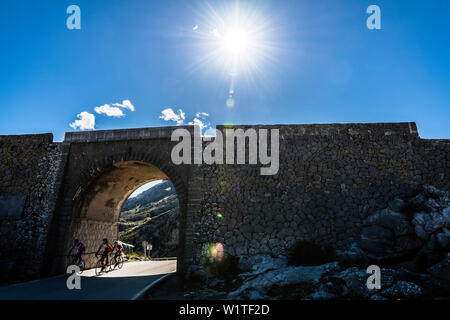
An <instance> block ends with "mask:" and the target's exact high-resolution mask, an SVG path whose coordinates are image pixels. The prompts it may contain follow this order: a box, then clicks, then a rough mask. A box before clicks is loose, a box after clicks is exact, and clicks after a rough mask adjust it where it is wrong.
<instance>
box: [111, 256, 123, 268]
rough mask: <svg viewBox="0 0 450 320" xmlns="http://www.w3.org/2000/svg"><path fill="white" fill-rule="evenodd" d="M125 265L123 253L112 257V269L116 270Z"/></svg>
mask: <svg viewBox="0 0 450 320" xmlns="http://www.w3.org/2000/svg"><path fill="white" fill-rule="evenodd" d="M122 267H123V257H122V255H118V256H114V257H113V258H112V259H111V266H110V269H111V270H114V269H115V268H118V269H122Z"/></svg>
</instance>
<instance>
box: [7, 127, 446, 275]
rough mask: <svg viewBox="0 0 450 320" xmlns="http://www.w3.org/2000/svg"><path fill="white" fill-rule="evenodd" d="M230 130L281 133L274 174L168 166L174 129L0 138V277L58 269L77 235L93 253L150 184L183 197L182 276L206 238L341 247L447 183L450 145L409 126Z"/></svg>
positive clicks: (242, 250)
mask: <svg viewBox="0 0 450 320" xmlns="http://www.w3.org/2000/svg"><path fill="white" fill-rule="evenodd" d="M237 127H238V128H242V129H244V130H245V129H248V128H255V129H259V128H268V129H271V128H276V129H279V130H280V131H279V132H280V147H279V148H280V157H279V161H280V164H279V171H278V173H277V174H276V175H273V176H262V175H260V170H259V169H260V167H261V166H259V165H229V164H225V165H205V164H195V165H194V164H193V165H189V164H181V165H175V164H174V163H173V162H172V161H171V157H170V155H171V151H172V148H173V146H174V145H175V144H176V143H177V142H174V141H171V134H172V132H173V130H174V129H179V128H180V127H160V128H142V129H122V130H105V131H90V132H69V133H66V135H65V139H64V141H63V142H53V136H52V134H39V135H17V136H0V219H1V220H0V236H1V237H2V243H3V245H2V247H3V248H5V249H4V250H2V251H0V267H1V268H2V274H3V276H4V277H8V279H11V278H22V279H25V278H33V277H39V276H42V275H48V274H55V273H60V272H62V271H63V266H64V263H65V261H64V260H65V257H64V255H65V253H66V252H67V249H68V246H69V245H70V243H71V242H72V240H73V239H74V238H75V237H78V238H80V239H83V241H84V242H85V243H86V244H87V246H88V250H89V251H91V250H95V249H96V246H97V245H98V244H99V243H100V242H101V239H102V238H103V237H108V238H111V239H115V238H117V233H118V220H119V214H120V211H121V208H122V205H123V204H124V202H125V200H126V199H127V198H128V196H129V195H130V194H131V193H132V192H133V191H134V190H135V189H136V188H138V187H139V186H141V185H143V184H145V183H147V182H150V181H152V180H159V179H169V180H171V181H172V183H173V184H174V186H175V189H176V192H177V194H178V199H179V205H180V237H179V238H180V244H179V252H178V260H177V261H178V262H177V264H178V266H177V269H178V271H179V272H181V273H184V272H186V270H187V269H188V267H189V266H190V265H191V264H195V263H196V262H198V258H199V254H200V252H201V247H202V245H204V244H205V243H210V242H222V243H223V244H224V247H225V248H226V250H227V251H228V252H229V253H231V254H233V255H240V256H242V255H244V256H245V255H254V254H258V253H267V254H272V255H283V254H286V251H287V249H288V248H289V247H290V246H291V245H292V244H293V243H294V242H295V241H296V240H299V239H308V240H314V241H316V242H319V243H322V244H333V245H335V246H336V247H344V246H346V245H347V244H348V243H349V242H351V241H352V240H353V239H355V238H356V237H357V236H358V235H359V230H360V226H361V222H362V220H363V219H364V218H365V217H366V216H367V215H368V214H370V213H371V212H373V211H374V210H377V209H380V208H383V207H385V206H386V204H387V202H388V201H389V200H390V199H392V198H393V197H395V196H401V195H405V194H408V193H411V192H414V190H415V189H417V187H418V186H420V185H422V184H433V185H435V186H436V187H439V188H449V168H450V152H449V150H450V144H449V141H448V140H428V139H421V138H420V137H419V135H418V132H417V128H416V125H415V123H413V122H405V123H374V124H321V125H273V126H271V125H264V126H237ZM182 128H184V129H187V130H188V131H189V132H190V133H191V134H192V136H193V135H194V127H193V126H186V127H182ZM235 128H236V126H235ZM217 129H218V130H224V127H223V126H218V127H217ZM206 143H207V142H206V141H203V146H204V145H205V144H206ZM192 151H193V152H194V151H195V150H192ZM219 213H220V215H219Z"/></svg>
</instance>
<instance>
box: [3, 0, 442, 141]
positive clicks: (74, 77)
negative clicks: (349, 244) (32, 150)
mask: <svg viewBox="0 0 450 320" xmlns="http://www.w3.org/2000/svg"><path fill="white" fill-rule="evenodd" d="M71 4H76V5H78V6H79V7H80V8H81V30H68V29H67V27H66V19H67V17H68V16H69V15H68V14H67V13H66V8H67V7H68V6H69V5H71ZM371 4H376V5H378V6H379V7H380V8H381V27H382V29H381V30H368V29H367V27H366V19H367V17H368V16H369V15H368V14H367V13H366V8H367V7H368V6H369V5H371ZM240 5H241V8H243V10H244V9H245V10H247V13H248V14H249V16H252V14H253V13H252V12H253V11H255V12H257V15H258V17H259V19H260V20H258V21H263V22H264V23H263V24H264V27H263V28H262V29H263V32H264V33H265V36H267V38H265V41H266V40H267V39H269V40H270V41H269V40H267V41H269V42H266V43H265V44H266V45H267V43H269V44H270V48H271V49H270V50H268V52H264V53H263V54H264V55H265V56H266V58H264V59H260V60H261V61H259V62H258V69H257V70H256V68H255V70H253V71H249V72H248V73H246V74H239V75H237V76H236V77H235V83H234V91H235V93H234V99H235V105H234V107H233V108H229V107H227V106H226V103H225V102H226V99H227V97H228V91H229V88H230V76H229V75H228V74H227V72H225V70H223V68H221V67H220V62H221V61H214V60H220V59H217V57H213V59H212V60H213V61H210V62H208V63H206V62H205V61H206V57H207V56H208V54H209V52H207V50H209V49H208V48H210V47H209V46H207V45H205V39H204V38H202V36H199V34H200V33H199V32H200V31H201V32H205V30H206V29H208V28H209V29H211V28H212V27H213V25H214V21H215V20H214V17H213V15H212V14H211V13H212V12H215V13H216V14H217V15H218V16H221V15H222V13H223V12H224V11H226V10H227V8H228V9H229V8H230V1H225V2H224V1H208V2H206V1H196V0H188V1H171V0H164V1H161V0H158V1H137V0H126V1H125V0H108V1H101V0H95V1H93V0H70V1H65V0H41V1H34V0H29V1H23V0H2V1H0V37H1V39H2V41H1V42H0V47H1V50H0V72H1V77H0V134H23V133H43V132H52V133H53V134H54V135H55V140H56V141H61V140H62V139H63V136H64V132H66V131H72V130H73V129H72V128H71V127H70V126H69V123H72V122H73V121H74V120H76V119H77V114H79V113H81V112H82V111H86V112H89V113H91V114H94V115H95V129H115V128H132V127H147V126H162V125H172V123H171V122H167V121H164V120H163V119H160V118H159V116H160V115H161V111H162V110H163V109H166V108H172V109H173V110H174V111H176V110H178V109H182V110H183V112H185V113H186V122H187V121H190V120H192V118H193V117H194V116H195V113H196V112H206V113H208V114H209V117H208V120H209V121H210V123H211V125H216V124H223V123H236V124H257V123H274V124H277V123H287V124H292V123H298V124H301V123H336V122H342V123H344V122H398V121H416V122H417V125H418V128H419V133H420V135H421V136H422V137H425V138H450V125H449V124H450V22H449V18H448V17H449V12H450V2H449V1H447V0H441V1H439V0H428V1H425V0H421V1H406V0H405V1H401V0H395V1H394V0H389V1H381V0H371V1H364V0H340V1H320V0H311V1H306V0H305V1H303V0H302V1H301V0H292V1H287V0H273V1H265V0H255V1H240ZM261 17H262V19H261ZM195 26H197V27H198V29H197V28H196V27H195ZM194 29H196V30H194ZM123 100H130V101H131V103H132V104H133V105H134V107H135V109H136V110H135V111H134V112H132V111H130V110H128V109H125V108H121V110H122V111H123V113H124V116H123V117H120V118H118V117H108V116H106V115H105V114H98V113H96V112H95V111H94V108H95V107H99V106H102V105H105V104H110V105H111V104H113V103H122V101H123Z"/></svg>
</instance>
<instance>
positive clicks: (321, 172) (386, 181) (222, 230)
mask: <svg viewBox="0 0 450 320" xmlns="http://www.w3.org/2000/svg"><path fill="white" fill-rule="evenodd" d="M262 127H264V128H268V129H270V128H279V129H280V167H279V172H278V174H276V175H273V176H262V175H260V167H261V166H260V165H213V166H207V165H204V166H202V167H201V169H200V170H199V171H200V173H199V174H200V175H201V176H202V178H203V179H202V181H201V182H200V183H199V184H198V187H200V186H202V187H203V189H202V190H203V197H202V200H201V209H200V210H201V212H200V214H199V220H198V221H197V223H196V224H195V226H193V227H192V228H193V229H195V230H197V232H198V233H197V234H198V235H201V236H200V237H199V238H197V239H195V240H194V243H195V244H194V246H195V249H194V250H193V251H194V252H195V253H196V254H197V256H196V257H195V259H198V258H199V257H198V253H200V248H201V246H202V244H204V243H208V242H212V243H216V242H222V243H223V244H224V247H225V250H227V251H228V252H229V253H231V254H233V255H244V256H245V255H254V254H260V253H265V254H271V255H274V256H278V255H285V254H286V253H287V250H288V249H289V248H290V247H291V246H292V245H293V244H294V243H295V241H297V240H300V239H301V240H311V241H314V242H316V243H319V244H321V245H332V246H333V247H336V248H342V247H345V246H346V245H347V244H349V243H350V242H351V241H352V239H353V238H354V237H357V236H358V235H359V232H360V226H361V222H362V220H363V219H364V218H366V217H367V216H368V215H369V214H370V213H372V212H374V211H376V210H378V209H381V208H384V207H386V205H387V202H388V201H389V200H390V199H392V198H393V197H395V196H404V195H408V194H411V193H413V192H414V190H415V189H416V187H417V186H419V185H422V184H432V185H434V186H436V187H438V188H444V189H448V188H449V187H450V186H449V176H450V172H449V171H450V144H449V143H448V142H449V141H429V140H423V139H420V138H419V137H418V134H417V130H416V126H415V124H414V123H400V124H361V125H358V124H348V125H340V124H337V125H299V126H252V128H255V129H258V128H262ZM234 128H243V129H244V130H245V129H247V128H249V127H243V126H238V127H234ZM218 129H219V130H222V131H223V130H224V127H218ZM224 137H225V135H224ZM268 141H270V140H269V139H268ZM219 213H220V214H221V217H219V216H218V214H219Z"/></svg>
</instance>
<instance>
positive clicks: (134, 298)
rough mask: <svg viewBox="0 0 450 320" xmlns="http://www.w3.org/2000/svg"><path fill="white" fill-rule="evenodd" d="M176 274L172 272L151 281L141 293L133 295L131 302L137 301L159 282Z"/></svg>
mask: <svg viewBox="0 0 450 320" xmlns="http://www.w3.org/2000/svg"><path fill="white" fill-rule="evenodd" d="M175 274H176V272H172V273H168V274H166V275H163V276H162V277H160V278H158V279H156V280H155V281H153V282H152V283H150V284H149V285H147V286H146V287H145V288H144V289H142V290H141V291H139V292H138V293H137V294H135V295H134V296H133V297H132V298H131V300H138V299H139V298H141V297H142V296H143V295H144V293H146V292H147V291H148V290H150V289H151V288H153V287H154V286H155V285H157V284H158V283H159V282H161V281H163V280H165V279H167V278H168V277H171V276H173V275H175Z"/></svg>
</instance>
